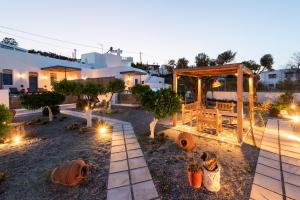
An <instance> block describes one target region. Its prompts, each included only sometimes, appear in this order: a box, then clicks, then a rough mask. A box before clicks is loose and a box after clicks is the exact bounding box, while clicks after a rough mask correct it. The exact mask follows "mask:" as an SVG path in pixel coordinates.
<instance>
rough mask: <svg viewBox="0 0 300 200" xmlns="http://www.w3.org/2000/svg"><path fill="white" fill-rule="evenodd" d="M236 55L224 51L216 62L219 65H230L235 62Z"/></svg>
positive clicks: (229, 51)
mask: <svg viewBox="0 0 300 200" xmlns="http://www.w3.org/2000/svg"><path fill="white" fill-rule="evenodd" d="M235 55H236V52H233V51H231V50H228V51H224V52H223V53H221V54H220V55H218V57H217V59H216V62H217V64H218V65H224V64H226V63H230V62H232V61H233V60H234V58H235Z"/></svg>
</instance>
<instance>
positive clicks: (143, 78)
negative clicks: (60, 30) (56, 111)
mask: <svg viewBox="0 0 300 200" xmlns="http://www.w3.org/2000/svg"><path fill="white" fill-rule="evenodd" d="M32 52H34V53H32ZM121 52H122V51H121V50H119V49H118V50H115V52H112V53H104V54H100V53H97V52H92V53H87V54H83V55H81V59H72V58H66V57H63V56H58V55H56V54H52V53H46V52H38V53H37V52H35V51H31V53H30V52H28V51H27V50H26V49H23V48H19V47H16V46H11V45H7V44H3V43H0V89H2V88H4V89H8V88H16V89H18V90H20V89H21V88H24V89H28V90H29V91H38V90H39V89H43V90H45V89H46V90H51V88H52V86H51V83H52V82H53V81H60V80H63V79H67V80H74V79H87V78H102V77H114V78H119V79H122V80H124V82H125V85H126V88H129V87H131V86H133V85H135V84H148V85H150V87H152V86H153V89H157V88H164V87H165V84H164V79H163V78H160V79H157V78H155V79H152V78H151V75H150V74H148V73H147V72H146V71H143V70H139V69H136V68H132V67H131V63H132V62H133V58H132V57H128V58H126V57H123V58H122V57H121ZM60 58H61V59H60ZM154 85H155V87H154ZM21 86H23V87H21Z"/></svg>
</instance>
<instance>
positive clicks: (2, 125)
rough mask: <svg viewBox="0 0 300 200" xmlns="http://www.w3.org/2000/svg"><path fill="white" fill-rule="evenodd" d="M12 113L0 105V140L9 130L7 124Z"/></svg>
mask: <svg viewBox="0 0 300 200" xmlns="http://www.w3.org/2000/svg"><path fill="white" fill-rule="evenodd" d="M12 118H13V115H12V112H11V111H10V110H9V109H8V108H7V107H6V106H5V105H4V104H0V138H4V137H5V136H6V134H7V131H8V129H9V127H8V123H10V122H11V121H12Z"/></svg>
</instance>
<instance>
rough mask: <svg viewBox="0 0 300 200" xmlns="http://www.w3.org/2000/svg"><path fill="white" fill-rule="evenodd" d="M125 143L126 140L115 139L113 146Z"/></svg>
mask: <svg viewBox="0 0 300 200" xmlns="http://www.w3.org/2000/svg"><path fill="white" fill-rule="evenodd" d="M123 144H125V142H124V140H113V141H112V142H111V146H119V145H123Z"/></svg>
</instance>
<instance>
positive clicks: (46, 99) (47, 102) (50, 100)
mask: <svg viewBox="0 0 300 200" xmlns="http://www.w3.org/2000/svg"><path fill="white" fill-rule="evenodd" d="M20 100H21V104H22V105H23V106H24V107H25V108H27V109H30V110H36V109H39V108H47V109H48V111H49V121H53V114H52V110H51V108H53V107H54V106H57V105H59V104H61V103H63V102H64V100H65V96H64V95H62V94H59V93H56V92H44V93H32V94H23V95H21V96H20Z"/></svg>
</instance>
